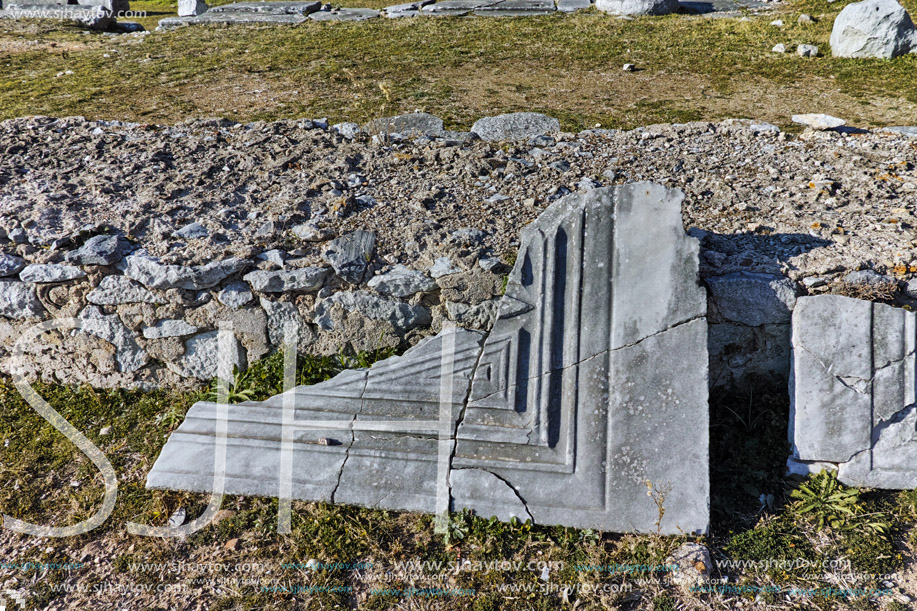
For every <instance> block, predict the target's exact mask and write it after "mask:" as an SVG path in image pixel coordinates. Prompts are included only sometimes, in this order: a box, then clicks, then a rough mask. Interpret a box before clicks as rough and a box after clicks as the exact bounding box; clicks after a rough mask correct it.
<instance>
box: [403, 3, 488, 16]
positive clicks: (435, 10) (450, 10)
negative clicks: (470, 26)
mask: <svg viewBox="0 0 917 611" xmlns="http://www.w3.org/2000/svg"><path fill="white" fill-rule="evenodd" d="M499 1H500V0H442V1H441V2H436V3H435V4H428V5H426V6H425V7H423V8H422V9H421V12H422V13H423V14H424V15H434V16H436V17H459V16H462V15H467V14H468V13H470V12H471V11H474V10H476V9H479V8H482V7H485V6H490V5H491V4H496V3H497V2H499Z"/></svg>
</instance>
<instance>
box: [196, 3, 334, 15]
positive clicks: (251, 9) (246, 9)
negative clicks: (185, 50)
mask: <svg viewBox="0 0 917 611" xmlns="http://www.w3.org/2000/svg"><path fill="white" fill-rule="evenodd" d="M321 7H322V3H321V2H308V1H307V2H287V1H282V0H281V1H278V2H235V3H233V4H224V5H222V6H214V7H213V8H211V9H210V10H209V12H210V13H211V14H216V15H219V14H220V13H257V14H259V15H308V14H310V13H314V12H315V11H317V10H318V9H320V8H321Z"/></svg>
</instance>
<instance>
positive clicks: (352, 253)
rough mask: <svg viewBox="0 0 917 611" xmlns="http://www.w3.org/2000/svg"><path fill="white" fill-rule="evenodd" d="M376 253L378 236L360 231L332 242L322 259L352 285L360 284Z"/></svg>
mask: <svg viewBox="0 0 917 611" xmlns="http://www.w3.org/2000/svg"><path fill="white" fill-rule="evenodd" d="M375 252H376V234H375V233H373V232H372V231H362V230H358V231H354V232H351V233H348V234H347V235H344V236H341V237H339V238H335V239H334V240H331V243H329V244H328V246H327V247H326V248H325V251H324V252H323V253H322V258H323V259H324V260H325V261H326V262H327V263H328V264H330V265H331V267H333V268H334V272H335V273H336V274H337V275H338V276H340V277H341V278H342V279H344V280H346V281H347V282H350V283H351V284H359V283H360V282H361V281H362V280H363V274H364V273H366V266H367V265H368V264H369V262H370V260H371V259H372V257H373V254H374V253H375Z"/></svg>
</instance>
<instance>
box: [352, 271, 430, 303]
mask: <svg viewBox="0 0 917 611" xmlns="http://www.w3.org/2000/svg"><path fill="white" fill-rule="evenodd" d="M366 285H367V286H368V287H369V288H371V289H374V290H375V291H376V292H378V293H382V294H383V295H391V296H392V297H410V296H411V295H416V294H417V293H429V292H430V291H432V290H433V289H435V288H436V282H435V281H434V280H433V279H431V278H430V277H429V276H427V275H426V274H425V273H423V272H422V271H419V270H416V269H408V268H407V267H405V266H404V265H395V266H394V267H392V269H391V270H389V271H387V272H385V273H384V274H379V275H378V276H374V277H373V278H371V279H370V281H369V282H367V283H366Z"/></svg>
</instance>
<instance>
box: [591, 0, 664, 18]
mask: <svg viewBox="0 0 917 611" xmlns="http://www.w3.org/2000/svg"><path fill="white" fill-rule="evenodd" d="M595 8H597V9H599V10H600V11H602V12H604V13H609V14H611V15H668V14H669V13H674V12H675V11H676V10H678V0H596V3H595Z"/></svg>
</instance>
